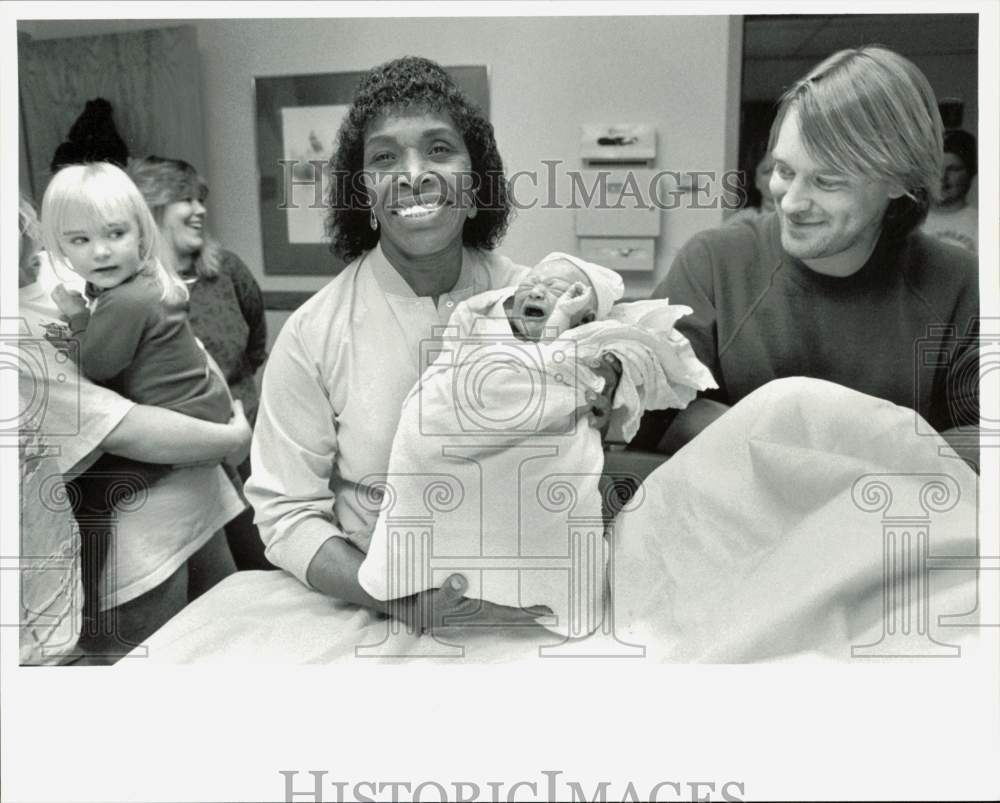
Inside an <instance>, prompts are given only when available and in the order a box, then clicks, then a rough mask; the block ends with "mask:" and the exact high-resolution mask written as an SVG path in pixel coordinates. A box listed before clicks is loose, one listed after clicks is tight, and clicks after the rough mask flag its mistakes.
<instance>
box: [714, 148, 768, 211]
mask: <svg viewBox="0 0 1000 803" xmlns="http://www.w3.org/2000/svg"><path fill="white" fill-rule="evenodd" d="M773 170H774V159H772V158H771V151H770V149H769V148H768V141H767V139H766V138H765V139H761V140H758V141H756V142H754V143H753V145H751V146H750V149H749V151H748V153H747V161H746V167H745V169H744V171H743V174H744V176H746V179H745V182H744V183H745V185H746V188H747V202H746V205H745V206H744V207H743V208H742V209H738V210H737V211H736V212H735V213H734V214H733V215H732V216H731V217H730V218H729V219H728V220H727V221H726V222H727V223H735V222H736V221H739V220H748V219H751V220H752V219H753V218H755V217H757V216H758V215H764V214H767V213H768V212H773V211H774V198H773V197H771V188H770V183H771V173H772V171H773Z"/></svg>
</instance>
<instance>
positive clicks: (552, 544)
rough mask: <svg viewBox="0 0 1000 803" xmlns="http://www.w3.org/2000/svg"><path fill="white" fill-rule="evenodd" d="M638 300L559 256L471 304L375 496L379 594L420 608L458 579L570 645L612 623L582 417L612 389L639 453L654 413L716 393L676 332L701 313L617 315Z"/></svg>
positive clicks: (407, 415) (374, 590) (407, 412)
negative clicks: (421, 594) (538, 613)
mask: <svg viewBox="0 0 1000 803" xmlns="http://www.w3.org/2000/svg"><path fill="white" fill-rule="evenodd" d="M623 291H624V286H623V283H622V280H621V277H620V276H619V275H618V274H617V273H615V272H614V271H611V270H608V269H607V268H603V267H601V266H599V265H594V264H592V263H589V262H585V261H583V260H580V259H577V258H576V257H572V256H569V255H566V254H559V253H556V254H550V255H549V256H547V257H546V258H545V259H543V260H542V261H541V262H540V263H539V264H538V265H537V266H536V267H535V268H533V269H532V270H531V271H530V272H529V273H528V274H527V276H526V277H525V279H524V280H523V281H522V282H521V283H520V284H519V285H517V286H516V287H508V288H503V289H500V290H494V291H490V292H487V293H483V294H481V295H479V296H474V297H473V298H471V299H468V300H467V301H465V302H463V303H462V304H460V305H459V307H458V308H457V309H456V310H455V313H454V314H453V315H452V318H451V320H450V321H449V324H448V331H447V332H446V333H445V336H444V338H443V341H442V343H441V344H440V345H437V346H435V348H434V353H435V354H436V355H437V356H436V359H435V360H434V362H433V363H432V364H431V365H430V366H429V367H428V368H427V369H426V370H425V371H424V373H423V375H422V376H421V378H420V381H419V382H418V383H417V385H416V386H415V387H414V388H413V390H411V391H410V394H409V395H408V396H407V398H406V400H405V401H404V403H403V409H402V412H401V416H400V422H399V426H398V428H397V430H396V436H395V439H394V441H393V447H392V454H391V456H390V462H389V474H388V475H387V476H386V477H384V478H374V477H373V478H368V480H366V482H365V483H363V484H364V485H366V486H370V485H378V484H379V483H380V481H381V483H382V484H383V485H384V487H385V489H386V493H385V495H384V497H383V499H382V501H381V504H380V506H379V509H378V511H377V513H378V518H377V521H376V523H375V525H374V528H373V530H372V533H371V538H370V543H368V544H364V543H359V546H361V547H362V548H364V547H367V553H368V554H367V555H366V558H365V560H364V562H363V564H362V566H361V568H360V570H359V572H358V580H359V582H360V583H361V585H362V587H363V588H364V589H365V590H366V591H367V592H368V593H369V594H371V595H372V596H373V597H376V598H378V599H395V598H398V597H404V596H409V595H410V594H414V593H416V592H418V591H422V590H424V589H428V588H437V587H440V585H441V583H442V582H443V581H444V579H445V578H446V577H447V576H448V575H449V574H452V573H455V572H459V573H461V574H463V575H465V577H466V579H467V580H468V586H469V587H468V591H467V596H469V597H471V598H480V599H486V600H489V601H491V602H495V603H497V604H501V605H509V606H517V607H530V606H534V605H545V606H547V607H548V608H549V609H551V610H552V612H553V616H552V617H548V618H547V619H544V620H542V621H541V623H542V624H544V625H545V626H546V627H549V628H550V629H552V630H554V631H555V632H558V633H560V634H562V635H566V636H582V635H585V634H586V633H588V632H590V631H592V630H593V629H595V628H596V627H598V626H599V625H600V617H601V615H602V605H603V595H604V569H605V545H604V538H603V534H604V523H603V520H602V505H601V502H602V500H601V493H600V489H599V485H598V483H599V481H600V478H601V474H602V472H603V468H604V452H603V446H602V441H601V435H600V434H599V433H598V432H597V431H596V430H595V429H594V428H593V427H591V426H587V424H586V423H585V422H584V421H582V419H583V418H585V417H586V416H587V414H588V411H589V409H591V408H593V407H596V406H599V405H598V404H596V401H597V400H598V399H599V396H598V394H600V393H602V391H603V392H604V393H606V394H608V395H607V398H606V412H607V414H608V415H607V418H608V421H607V423H608V424H610V434H611V436H612V437H615V438H616V439H620V440H629V439H630V438H631V437H632V436H633V435H634V434H635V431H636V429H637V428H638V423H639V418H640V417H641V415H642V413H643V412H644V411H645V410H646V409H663V408H666V407H684V406H686V405H687V404H688V402H690V401H691V400H693V399H694V397H695V395H696V394H697V392H698V391H699V390H703V389H706V388H709V387H714V386H715V384H714V382H713V381H712V377H711V375H710V374H709V372H708V370H707V369H706V368H705V367H704V366H703V365H702V364H701V363H700V362H698V360H697V358H696V357H695V356H694V352H693V351H692V349H691V347H690V345H689V344H688V342H687V340H685V339H684V338H683V337H682V336H681V335H680V334H678V333H677V332H676V331H674V328H673V324H674V322H675V321H676V320H677V318H679V317H681V316H682V315H685V314H688V313H689V312H690V310H689V309H688V308H686V307H671V306H670V305H669V304H668V303H667V302H666V301H665V300H658V301H646V302H636V303H634V304H619V305H617V306H614V307H613V305H614V302H615V301H617V300H618V299H619V298H621V296H622V293H623ZM602 355H613V360H614V362H613V363H609V362H606V361H604V360H602V359H601V357H602ZM595 366H596V367H595ZM616 366H617V367H620V369H621V377H620V384H619V385H618V388H617V390H614V384H615V380H617V379H618V377H617V375H616V372H615V370H614V368H615V367H616ZM612 393H613V399H612V398H611V394H612ZM612 401H613V402H614V404H613V405H612ZM373 512H374V511H373ZM363 538H364V537H363V536H356V537H355V540H356V542H358V541H362V540H363Z"/></svg>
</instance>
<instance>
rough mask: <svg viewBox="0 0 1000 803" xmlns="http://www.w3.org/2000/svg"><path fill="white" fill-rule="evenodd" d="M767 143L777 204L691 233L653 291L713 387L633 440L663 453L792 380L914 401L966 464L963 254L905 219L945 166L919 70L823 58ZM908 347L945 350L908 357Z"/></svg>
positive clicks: (969, 289) (798, 86) (844, 55)
mask: <svg viewBox="0 0 1000 803" xmlns="http://www.w3.org/2000/svg"><path fill="white" fill-rule="evenodd" d="M770 151H771V154H772V156H773V158H774V165H775V166H774V172H773V174H772V176H771V183H770V189H771V193H772V195H773V196H774V200H775V205H776V209H777V214H775V215H764V216H761V217H760V218H759V219H757V220H747V221H741V222H739V223H736V224H729V225H725V226H722V227H720V228H717V229H712V230H709V231H705V232H701V233H699V234H697V235H695V236H694V237H693V238H691V240H690V241H688V243H687V244H685V245H684V247H683V248H682V249H681V251H680V253H679V254H678V255H677V258H676V259H675V260H674V263H673V265H672V267H671V269H670V272H669V273H668V274H667V277H666V279H665V280H664V281H663V282H662V283H661V284H660V286H659V287H658V288H657V289H656V290H655V291H654V293H653V295H654V297H656V298H663V297H666V298H669V300H670V302H671V303H673V304H685V305H687V306H689V307H691V308H692V309H693V310H694V313H693V314H692V315H689V316H687V317H686V318H683V319H681V320H680V321H679V322H678V325H677V328H678V331H680V332H681V333H682V334H684V335H685V336H686V337H687V338H688V339H689V340H690V341H691V344H692V346H693V347H694V349H695V352H696V353H697V354H698V357H699V358H700V359H701V360H702V362H704V363H705V365H707V366H708V367H709V369H710V370H711V371H712V373H713V375H714V376H715V379H716V381H717V382H718V384H719V390H718V391H713V392H710V393H706V394H704V395H703V396H702V397H700V398H699V399H697V400H696V401H695V402H693V403H692V404H691V405H689V406H688V408H687V409H685V410H683V411H681V412H680V413H678V414H677V415H676V417H674V418H673V419H672V421H668V420H666V419H662V418H661V419H660V421H661V423H662V428H661V429H660V430H659V431H656V428H655V427H653V426H650V425H647V424H646V422H644V426H643V431H642V432H641V433H640V434H641V435H642V436H643V442H642V444H641V445H642V446H643V447H645V448H649V446H653V447H655V448H657V449H658V450H659V451H662V452H666V453H668V454H671V453H673V452H675V451H676V450H677V449H679V448H681V447H682V446H683V445H684V444H686V443H688V442H689V441H690V440H691V439H692V438H694V437H696V436H697V435H698V433H700V432H701V431H702V430H703V429H705V428H706V427H707V426H709V425H710V424H711V423H712V422H713V421H715V420H716V419H717V418H719V417H720V416H721V415H724V414H725V413H726V411H727V410H728V409H729V407H730V406H731V405H734V404H736V403H737V402H739V401H740V400H741V399H742V398H744V397H745V396H747V395H749V394H750V393H752V392H753V391H755V390H756V389H757V388H760V387H761V386H763V385H765V384H767V383H768V382H770V381H772V380H774V379H780V378H783V377H793V376H804V377H814V378H817V379H825V380H827V381H830V382H836V383H838V384H841V385H843V386H845V387H848V388H851V389H853V390H856V391H860V392H861V393H864V394H868V395H870V396H874V397H877V398H880V399H887V400H889V401H891V402H894V403H895V404H898V405H901V406H903V407H907V408H909V409H912V410H915V411H916V412H917V413H918V414H919V415H920V416H921V417H922V418H923V419H924V420H925V421H927V422H928V423H929V425H930V426H931V427H932V428H933V429H934V430H936V431H937V432H939V433H940V434H941V435H942V436H943V437H944V438H945V440H947V441H948V442H949V444H951V445H952V446H953V447H955V449H956V451H958V452H959V454H961V455H962V456H963V457H965V458H966V459H967V460H969V461H970V462H972V463H974V464H976V465H978V435H977V432H978V429H977V428H978V424H979V414H978V409H979V387H978V376H979V375H978V372H977V371H969V370H966V369H965V366H967V365H968V364H970V362H971V364H973V365H974V364H976V363H974V362H972V361H973V360H975V359H976V354H977V350H978V345H977V334H978V315H979V279H978V270H977V265H976V260H975V258H974V257H973V256H972V255H971V254H970V253H968V252H967V251H964V250H962V249H959V248H956V247H954V246H952V245H948V244H946V243H943V242H941V241H939V240H936V239H934V238H931V237H928V236H927V235H926V234H924V233H922V232H920V231H919V230H918V228H919V226H920V224H921V223H922V222H923V220H924V218H925V217H926V215H927V210H928V208H929V207H930V206H931V203H932V201H933V200H934V198H935V197H936V196H937V194H938V192H939V191H940V186H941V175H942V152H943V148H942V125H941V117H940V114H939V112H938V109H937V101H936V99H935V97H934V93H933V91H932V90H931V87H930V84H929V83H928V82H927V79H926V78H925V77H924V75H923V74H922V73H921V72H920V71H919V70H918V69H917V67H916V66H914V65H913V64H912V63H911V62H910V61H908V60H907V59H905V58H903V57H902V56H900V55H898V54H896V53H894V52H892V51H890V50H886V49H885V48H881V47H877V46H868V47H862V48H858V49H856V50H844V51H841V52H839V53H836V54H834V55H833V56H831V57H830V58H828V59H826V60H825V61H824V62H822V63H821V64H820V65H818V66H817V67H815V68H814V69H813V70H812V71H811V72H810V73H809V74H808V75H806V76H805V77H804V78H803V79H802V80H800V81H798V82H796V83H795V84H794V85H793V86H792V87H791V88H790V89H789V90H788V91H787V92H786V93H785V95H784V96H783V98H782V100H781V104H780V107H779V110H778V115H777V119H776V120H775V122H774V125H773V127H772V129H771V142H770ZM948 327H950V329H949V328H948ZM921 344H924V345H926V346H927V347H929V348H934V349H937V351H938V352H940V353H946V354H948V355H949V356H950V359H948V360H939V361H938V362H937V363H936V364H934V365H929V366H928V365H919V364H918V360H917V359H915V354H916V351H915V350H916V349H917V348H918V347H920V345H921ZM663 428H666V431H665V434H664V432H663ZM637 445H639V444H637Z"/></svg>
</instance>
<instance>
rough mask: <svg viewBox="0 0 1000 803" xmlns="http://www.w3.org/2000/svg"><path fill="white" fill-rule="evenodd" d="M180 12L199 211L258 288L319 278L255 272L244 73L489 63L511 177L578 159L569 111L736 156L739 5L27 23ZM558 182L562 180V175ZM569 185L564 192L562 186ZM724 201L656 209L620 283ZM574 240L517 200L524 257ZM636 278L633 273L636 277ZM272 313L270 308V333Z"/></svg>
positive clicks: (713, 164)
mask: <svg viewBox="0 0 1000 803" xmlns="http://www.w3.org/2000/svg"><path fill="white" fill-rule="evenodd" d="M168 24H169V25H179V24H190V25H192V26H194V28H195V30H196V32H197V44H198V50H199V58H200V63H201V64H200V66H201V74H202V87H201V89H202V103H203V108H204V132H205V142H206V160H205V165H203V166H202V167H203V169H204V172H205V174H206V178H207V179H208V183H209V186H210V188H211V196H210V215H211V219H212V226H213V228H214V230H215V233H216V234H217V235H218V237H219V239H220V240H221V241H222V242H223V243H224V244H225V245H226V246H227V247H230V248H232V249H233V250H235V251H237V252H238V253H239V254H240V255H241V256H242V257H243V259H244V260H245V261H246V263H247V264H248V265H249V266H250V267H251V269H252V270H254V271H255V272H256V273H257V275H258V278H259V280H260V282H261V285H262V287H263V288H264V289H266V290H316V289H318V288H319V287H322V286H323V284H325V283H326V281H327V279H325V278H324V277H294V276H292V277H289V276H267V275H265V274H263V270H262V265H263V253H262V248H261V238H260V222H259V213H258V191H257V177H256V167H255V158H256V157H255V142H254V138H255V136H254V96H253V79H254V77H255V76H274V75H295V74H306V73H323V72H336V71H355V70H363V69H366V68H368V67H370V66H373V65H375V64H378V63H380V62H383V61H386V60H389V59H392V58H395V57H397V56H401V55H405V54H410V53H413V54H418V55H423V56H427V57H429V58H431V59H434V60H436V61H439V62H440V63H442V64H446V65H464V64H485V65H487V66H488V67H489V71H490V103H491V109H490V116H491V119H492V121H493V123H494V126H495V128H496V135H497V140H498V143H499V146H500V152H501V154H502V155H503V157H504V161H505V165H506V167H507V171H508V175H512V174H513V173H515V172H517V171H521V170H526V171H539V173H540V176H544V170H545V169H546V168H545V166H544V165H543V163H542V160H560V161H562V162H564V163H565V165H566V167H565V168H562V169H561V170H560V172H559V175H560V176H561V177H563V178H564V176H563V171H564V170H565V169H566V168H577V167H579V166H580V164H579V156H578V154H579V140H580V128H579V127H580V124H581V123H584V122H598V121H606V120H611V121H615V120H621V121H642V122H650V123H652V124H653V125H655V126H656V128H657V130H658V145H659V149H658V153H659V156H658V159H657V163H656V167H658V168H662V169H668V170H679V171H685V170H716V171H718V170H722V169H724V168H726V167H733V166H735V163H736V128H735V126H736V124H737V122H738V121H737V116H736V113H735V110H736V107H737V104H738V94H739V75H740V61H741V41H742V28H741V24H740V21H739V18H738V17H726V16H699V17H589V18H588V17H563V18H539V17H527V18H517V17H510V18H460V19H393V18H390V19H299V20H171V21H169V22H168V21H160V20H148V21H141V20H129V21H113V20H103V21H79V20H77V21H73V22H68V21H48V22H38V21H35V22H22V23H20V25H19V28H20V29H21V30H23V31H24V32H26V33H29V34H31V35H32V36H34V37H37V38H49V37H59V36H74V35H75V36H79V35H82V34H93V33H104V32H109V31H119V30H135V29H136V28H140V27H143V26H145V27H158V26H162V25H168ZM559 186H560V196H562V194H563V191H566V190H567V184H566V182H565V181H561V182H560V185H559ZM567 192H568V191H567ZM721 221H722V211H721V210H720V209H707V210H706V209H685V208H680V209H676V210H669V211H665V212H663V213H662V229H661V236H660V238H659V241H658V243H657V260H656V270H655V273H654V275H653V276H646V277H643V278H644V280H643V281H633V282H631V283H630V294H633V295H637V296H638V295H645V294H646V293H647V292H648V290H649V289H651V288H652V286H653V284H654V282H655V281H656V280H658V279H660V278H662V276H664V275H665V274H666V271H667V269H668V267H669V264H670V262H671V260H672V258H673V255H674V254H675V253H676V252H677V250H678V248H679V247H680V246H681V245H682V244H683V243H684V242H685V241H686V240H687V239H688V238H689V237H690V236H691V235H692V234H694V233H696V232H697V231H700V230H702V229H704V228H708V227H710V226H713V225H716V224H718V223H719V222H721ZM554 250H562V251H570V252H573V251H576V250H577V240H576V236H575V233H574V220H573V211H572V210H569V209H540V208H535V209H530V210H523V211H521V212H520V213H519V214H518V216H517V218H516V219H515V221H514V223H513V225H512V226H511V229H510V232H509V234H508V235H507V238H506V239H505V241H504V243H503V245H502V246H501V251H502V252H503V253H505V254H507V255H508V256H510V257H511V258H513V259H514V260H515V261H518V262H521V263H525V264H527V263H531V262H534V261H537V260H538V259H539V258H541V257H542V256H544V255H545V254H546V253H548V252H549V251H554ZM640 276H641V275H640ZM284 317H286V316H285V315H283V314H269V322H270V324H271V329H272V330H273V331H276V329H277V325H278V324H280V323H281V322H282V321H283V319H284Z"/></svg>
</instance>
